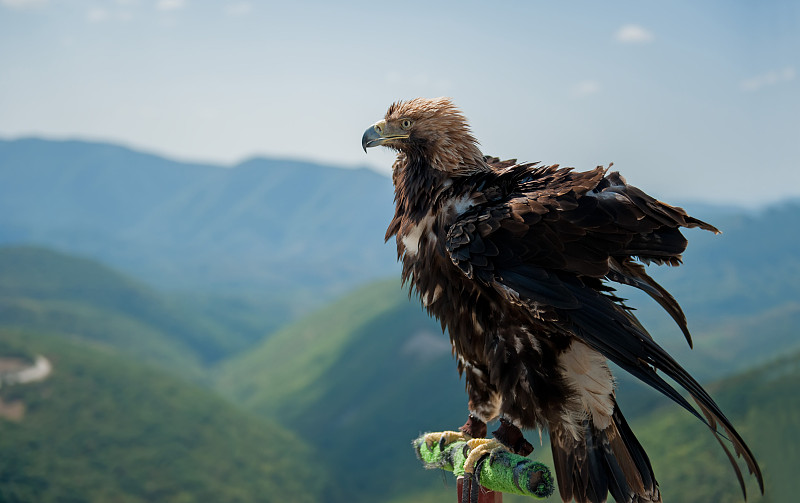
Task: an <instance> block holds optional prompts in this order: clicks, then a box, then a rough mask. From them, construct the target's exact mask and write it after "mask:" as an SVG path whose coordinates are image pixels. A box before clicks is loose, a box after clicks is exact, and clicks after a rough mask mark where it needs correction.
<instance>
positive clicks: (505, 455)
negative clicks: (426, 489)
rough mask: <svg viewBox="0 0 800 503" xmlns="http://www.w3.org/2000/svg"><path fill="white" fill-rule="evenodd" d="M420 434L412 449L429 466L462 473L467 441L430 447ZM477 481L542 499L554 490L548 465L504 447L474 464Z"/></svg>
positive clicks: (500, 490) (502, 489)
mask: <svg viewBox="0 0 800 503" xmlns="http://www.w3.org/2000/svg"><path fill="white" fill-rule="evenodd" d="M424 438H425V436H424V435H423V436H421V437H419V438H417V439H416V440H414V441H413V442H412V443H413V445H414V450H415V451H416V452H417V456H418V457H419V459H420V460H421V461H422V464H423V465H425V468H428V469H436V468H439V469H442V470H447V471H449V472H453V474H454V475H455V476H456V477H458V476H461V475H463V474H464V461H466V459H467V455H469V447H468V446H467V443H466V442H463V441H457V442H453V443H451V444H448V445H445V446H443V447H442V446H441V445H439V442H435V443H434V445H433V446H432V447H429V446H428V445H427V444H426V443H425V440H424ZM475 473H476V474H477V476H478V482H479V483H480V485H482V486H483V487H485V488H486V489H489V490H492V491H497V492H503V493H511V494H520V495H522V496H532V497H534V498H540V499H544V498H547V497H549V496H550V495H551V494H553V490H554V488H555V484H554V483H553V476H552V474H551V473H550V469H549V468H548V467H547V466H546V465H544V464H543V463H540V462H538V461H533V460H531V459H528V458H526V457H523V456H519V455H517V454H513V453H511V452H509V451H507V450H505V449H503V448H497V449H494V450H492V452H491V454H490V455H489V456H488V458H484V459H482V460H480V461H478V463H476V466H475Z"/></svg>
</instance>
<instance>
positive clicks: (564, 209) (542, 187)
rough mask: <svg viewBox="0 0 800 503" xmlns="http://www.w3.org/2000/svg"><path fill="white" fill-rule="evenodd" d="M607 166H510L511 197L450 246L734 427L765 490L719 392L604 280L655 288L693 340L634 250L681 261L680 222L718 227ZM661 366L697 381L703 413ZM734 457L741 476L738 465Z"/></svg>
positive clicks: (456, 231)
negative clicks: (716, 397)
mask: <svg viewBox="0 0 800 503" xmlns="http://www.w3.org/2000/svg"><path fill="white" fill-rule="evenodd" d="M604 173H605V171H604V170H602V169H600V168H598V169H596V170H594V171H590V172H587V173H573V172H571V171H569V170H565V169H557V168H556V167H544V168H539V167H531V166H525V167H521V168H519V169H516V170H515V169H514V167H511V168H506V169H505V171H504V172H503V173H502V174H500V175H498V180H497V183H498V184H499V185H502V184H503V183H505V184H506V186H507V187H509V189H508V190H507V191H506V193H505V194H504V195H503V197H499V198H496V199H495V200H489V201H487V202H486V203H485V204H483V205H481V206H478V207H475V208H472V209H471V210H470V211H468V212H466V213H465V214H464V215H462V216H461V218H459V219H458V220H457V221H456V222H455V223H454V224H453V225H452V226H451V228H450V229H449V232H448V236H447V240H446V243H445V245H446V249H447V251H448V253H449V254H450V257H451V259H452V261H453V263H454V264H455V265H457V266H458V267H459V268H460V269H461V270H462V271H463V272H464V274H466V275H467V276H468V277H470V278H474V279H476V280H478V281H480V282H481V283H483V284H484V285H486V286H487V287H490V288H492V289H494V290H496V291H497V292H498V294H500V295H501V296H502V297H503V298H505V300H506V301H509V302H512V303H516V304H521V305H524V306H525V307H527V308H528V309H529V311H530V312H531V315H532V317H533V318H536V319H539V320H546V321H555V322H556V324H557V326H558V327H560V329H561V330H562V331H563V332H564V333H565V334H571V335H574V336H577V337H579V338H580V339H582V340H583V341H584V342H586V343H587V344H588V345H589V346H591V347H592V348H594V349H595V350H597V351H599V352H600V353H602V354H603V355H604V356H605V357H607V358H608V359H609V360H611V361H613V362H614V363H616V364H617V365H619V366H620V367H622V368H623V369H625V370H626V371H628V372H630V373H631V374H633V375H634V376H636V377H637V378H639V379H640V380H642V381H643V382H645V383H647V384H648V385H650V386H652V387H653V388H655V389H657V390H658V391H660V392H661V393H663V394H664V395H666V396H668V397H669V398H670V399H672V400H674V401H675V402H676V403H678V404H680V405H681V406H682V407H683V408H685V409H686V410H688V411H690V412H691V413H692V414H693V415H694V416H695V417H697V418H698V419H700V420H701V421H703V422H704V423H705V424H707V425H708V426H709V428H710V429H711V430H712V431H713V432H714V434H715V435H717V437H718V438H719V436H720V435H724V436H726V437H727V438H728V439H729V440H730V441H731V443H732V444H733V446H734V450H735V452H736V453H737V454H739V455H740V456H742V457H743V458H744V460H745V463H746V464H747V466H748V468H749V470H750V472H751V473H753V474H755V475H756V477H757V479H758V482H759V485H760V486H761V487H762V491H763V480H762V475H761V472H760V469H759V467H758V465H757V464H756V462H755V459H754V457H753V454H752V453H751V451H750V449H749V448H748V447H747V445H746V444H745V443H744V441H743V440H742V438H741V437H740V436H739V434H738V433H737V432H736V430H735V429H734V428H733V426H732V425H731V423H730V422H729V421H728V419H727V418H726V417H725V416H724V414H723V413H722V411H720V409H719V407H718V406H717V405H716V403H714V401H713V399H712V398H711V397H710V396H709V395H708V394H707V393H706V391H705V390H704V389H703V388H702V387H701V386H700V385H699V384H698V383H697V381H696V380H695V379H694V378H692V377H691V376H690V375H689V374H688V373H687V372H686V371H685V370H684V369H683V368H682V367H681V366H680V365H679V364H678V363H677V362H676V361H675V360H674V359H673V358H672V357H671V356H670V355H669V354H667V352H666V351H664V350H663V349H662V348H661V347H660V346H659V345H658V344H656V343H655V341H653V339H652V337H651V336H650V335H649V334H648V333H647V332H646V331H645V330H644V328H643V327H642V325H641V324H640V323H639V322H638V321H637V320H636V319H635V317H634V316H633V315H632V314H631V313H630V311H628V310H627V309H625V308H623V307H622V306H620V305H619V303H618V302H617V300H618V299H616V298H615V297H613V296H612V295H610V293H609V291H610V289H609V288H608V287H605V286H604V285H603V284H602V282H601V280H602V279H610V280H614V281H619V282H622V283H627V284H630V285H632V286H635V287H637V288H640V289H642V290H644V291H645V292H647V293H648V294H649V295H650V296H651V297H653V298H654V299H655V300H656V301H657V302H659V304H661V305H662V306H663V307H664V308H665V309H666V310H667V312H668V313H669V314H670V315H671V316H672V317H673V318H674V319H675V321H676V322H677V323H678V325H679V326H680V327H681V330H683V332H684V333H685V334H686V335H687V340H689V341H690V343H691V339H690V338H689V336H688V329H687V328H686V319H685V316H684V315H683V312H682V311H681V309H680V307H679V306H678V304H677V302H676V301H675V299H674V298H672V296H671V295H669V293H667V292H666V290H664V289H663V288H662V287H661V286H660V285H658V284H657V283H656V282H655V281H653V280H652V278H650V277H649V276H648V275H647V274H646V273H645V272H644V268H643V267H642V266H641V265H640V264H637V263H635V262H634V258H635V257H638V258H640V259H642V260H643V261H653V262H656V263H666V264H672V265H677V264H679V263H680V253H682V252H683V250H684V249H685V247H686V240H685V239H684V238H683V236H682V235H681V233H680V231H679V228H680V227H700V228H703V229H706V230H710V231H714V232H717V231H716V229H715V228H714V227H713V226H711V225H709V224H706V223H705V222H702V221H700V220H697V219H694V218H691V217H689V216H688V215H687V214H686V213H685V212H684V211H683V210H681V209H680V208H675V207H672V206H669V205H666V204H664V203H661V202H659V201H656V200H655V199H653V198H651V197H650V196H648V195H646V194H645V193H644V192H642V191H640V190H639V189H636V188H635V187H631V186H628V185H626V184H625V182H624V180H623V179H622V177H621V176H619V175H618V174H616V173H611V174H610V175H608V176H604ZM504 177H505V178H506V179H504ZM508 177H511V178H512V182H511V183H509V181H508V180H507V178H508ZM486 250H491V255H490V254H487V253H485V252H486ZM656 370H660V371H662V372H663V373H664V374H666V375H667V376H669V377H670V378H671V379H673V380H674V381H675V382H676V383H677V384H678V385H680V386H681V387H682V388H684V389H685V390H686V391H688V392H689V394H690V395H691V396H692V398H693V399H694V400H695V401H696V402H697V404H698V406H699V407H700V410H701V411H702V412H703V415H701V414H700V413H699V412H698V411H697V410H696V409H695V408H694V407H692V406H691V404H690V403H689V402H688V401H687V400H686V399H685V398H684V397H683V395H681V394H680V393H679V392H678V391H677V390H675V388H673V387H672V386H671V385H670V384H669V383H667V382H666V381H665V380H664V379H663V378H661V376H660V375H658V374H657V373H656ZM717 425H719V426H721V428H722V430H723V432H722V433H720V432H718V431H717ZM726 451H727V449H726ZM729 457H731V460H733V458H732V456H730V454H729ZM733 465H734V468H735V469H736V470H737V476H738V477H739V479H740V480H741V473H740V472H739V468H738V466H737V465H736V464H735V463H733ZM743 490H744V488H743Z"/></svg>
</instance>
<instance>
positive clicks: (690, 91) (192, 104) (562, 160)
mask: <svg viewBox="0 0 800 503" xmlns="http://www.w3.org/2000/svg"><path fill="white" fill-rule="evenodd" d="M417 96H426V97H435V96H450V97H452V98H453V100H454V101H455V102H456V104H457V105H458V106H459V107H460V108H461V109H462V110H463V111H464V113H465V114H466V116H467V117H468V118H469V120H470V122H471V124H472V127H473V131H474V133H475V135H476V137H477V138H478V139H479V141H480V143H481V148H482V150H483V151H484V153H486V154H491V155H496V156H499V157H502V158H517V159H519V160H521V161H522V160H525V161H542V162H545V163H548V164H552V163H559V164H561V165H565V166H574V167H575V168H576V169H589V168H593V167H594V166H596V165H600V164H603V165H607V164H608V163H610V162H613V163H614V167H615V169H618V170H619V171H621V172H622V173H623V175H624V176H625V177H626V178H627V180H628V181H629V182H630V183H632V184H634V185H637V186H639V187H641V188H644V189H645V190H646V191H648V192H650V193H651V194H653V195H656V196H657V197H661V198H665V199H670V200H675V199H677V200H679V201H703V202H711V203H717V204H723V203H725V204H735V205H745V206H751V207H757V206H760V205H764V204H768V203H773V202H776V201H780V200H782V199H785V198H788V197H798V196H800V165H799V164H800V163H799V162H798V159H800V119H798V118H799V117H800V2H796V1H794V0H775V1H769V0H767V1H761V2H752V1H745V0H727V1H705V2H697V1H674V2H663V1H648V0H640V1H631V2H618V1H607V2H588V1H586V2H581V1H574V2H544V1H503V0H499V1H494V2H491V3H490V2H474V1H470V0H461V1H458V2H434V1H431V0H428V1H416V0H406V1H403V2H376V1H370V2H367V1H363V2H362V1H356V2H330V1H321V2H304V1H293V2H286V1H284V2H255V1H247V0H217V1H211V0H209V1H199V0H0V138H4V139H13V138H19V137H26V136H39V137H45V138H53V139H62V138H78V139H88V140H99V141H109V142H114V143H119V144H123V145H126V146H129V147H132V148H136V149H140V150H145V151H150V152H153V153H157V154H160V155H165V156H168V157H171V158H174V159H179V160H191V161H202V162H211V163H220V164H223V165H234V164H236V163H238V162H241V161H243V160H245V159H247V158H250V157H253V156H271V157H284V158H293V159H303V160H311V161H317V162H323V163H328V164H333V165H337V166H369V167H373V168H375V169H377V170H379V171H381V172H383V173H388V172H389V169H390V166H391V162H392V157H393V156H392V154H391V152H389V151H387V150H385V149H371V150H370V151H369V153H368V154H364V152H363V151H362V150H361V145H360V139H361V135H362V133H363V132H364V130H365V129H366V128H367V127H368V126H369V125H370V124H372V123H374V122H375V121H377V120H378V119H380V118H382V116H383V114H384V113H385V111H386V109H387V107H388V106H389V105H390V104H391V103H392V102H393V101H396V100H400V99H408V98H414V97H417ZM381 150H383V151H381Z"/></svg>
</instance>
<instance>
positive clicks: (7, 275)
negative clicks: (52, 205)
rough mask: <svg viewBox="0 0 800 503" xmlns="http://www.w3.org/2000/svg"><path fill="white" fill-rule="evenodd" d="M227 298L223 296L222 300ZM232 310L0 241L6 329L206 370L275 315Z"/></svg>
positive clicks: (1, 318) (1, 322)
mask: <svg viewBox="0 0 800 503" xmlns="http://www.w3.org/2000/svg"><path fill="white" fill-rule="evenodd" d="M220 302H221V303H223V304H224V302H223V301H220ZM228 311H229V312H227V313H220V312H219V310H216V311H215V310H213V309H209V308H207V306H206V304H205V303H200V304H198V303H197V302H194V301H190V300H187V299H183V298H179V297H174V296H169V295H166V294H164V293H162V292H159V291H156V290H154V289H153V288H151V287H149V286H146V285H144V284H143V283H140V282H138V281H136V280H133V279H131V278H129V277H128V276H125V275H123V274H121V273H119V272H117V271H115V270H113V269H110V268H109V267H107V266H104V265H102V264H100V263H98V262H95V261H92V260H89V259H85V258H81V257H75V256H71V255H66V254H64V253H60V252H55V251H52V250H47V249H43V248H38V247H31V246H11V247H0V327H17V328H24V329H28V330H38V331H44V332H48V333H58V334H63V335H65V336H69V337H72V338H76V339H81V340H88V341H92V342H94V343H97V344H101V345H105V346H107V347H112V348H115V349H116V350H118V351H120V352H121V353H124V354H126V355H128V356H129V357H133V358H135V359H137V360H140V361H143V362H148V363H151V364H157V365H160V366H162V367H167V368H173V369H174V370H176V371H179V372H184V373H190V374H191V375H193V376H200V374H201V372H202V371H201V369H202V367H203V366H204V365H207V364H208V363H210V362H213V361H217V360H219V359H222V358H223V357H225V356H226V355H229V354H232V353H236V352H238V351H241V350H242V349H243V348H245V347H248V346H249V345H250V344H252V343H253V342H254V341H255V340H258V339H259V338H261V337H263V336H264V333H265V332H264V331H262V330H263V327H264V326H269V324H270V323H271V320H269V319H263V318H269V316H270V313H265V314H263V315H261V314H259V313H258V311H254V310H248V309H244V310H243V312H242V313H237V312H236V311H235V310H233V309H232V308H229V309H228Z"/></svg>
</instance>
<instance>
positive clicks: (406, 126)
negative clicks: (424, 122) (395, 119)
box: [400, 119, 411, 129]
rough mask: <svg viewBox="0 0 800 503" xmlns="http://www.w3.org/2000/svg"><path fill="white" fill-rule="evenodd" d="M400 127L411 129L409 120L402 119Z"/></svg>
mask: <svg viewBox="0 0 800 503" xmlns="http://www.w3.org/2000/svg"><path fill="white" fill-rule="evenodd" d="M400 127H401V128H403V129H409V128H410V127H411V119H403V120H402V121H400Z"/></svg>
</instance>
